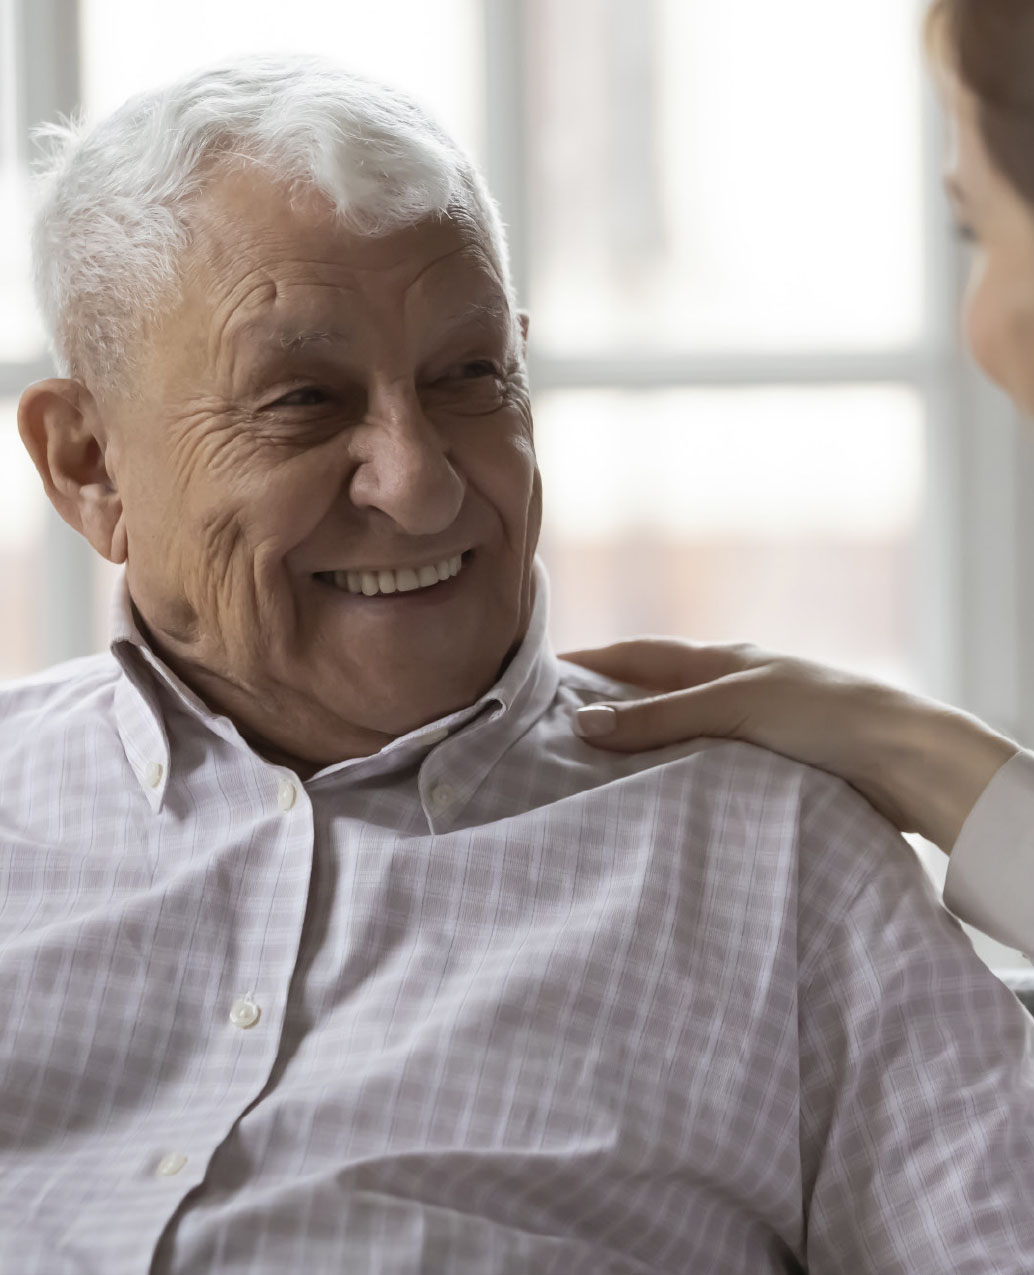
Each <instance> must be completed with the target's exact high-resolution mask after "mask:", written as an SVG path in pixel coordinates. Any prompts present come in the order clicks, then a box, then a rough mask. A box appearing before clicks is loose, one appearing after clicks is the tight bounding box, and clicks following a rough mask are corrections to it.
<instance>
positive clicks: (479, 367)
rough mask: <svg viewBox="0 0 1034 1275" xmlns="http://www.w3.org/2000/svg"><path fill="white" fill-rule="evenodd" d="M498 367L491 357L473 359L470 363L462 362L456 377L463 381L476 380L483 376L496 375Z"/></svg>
mask: <svg viewBox="0 0 1034 1275" xmlns="http://www.w3.org/2000/svg"><path fill="white" fill-rule="evenodd" d="M498 375H499V369H498V368H497V367H496V365H495V364H494V363H493V362H492V360H491V359H473V360H472V361H471V362H470V363H464V364H462V366H461V367H460V368H459V370H458V377H457V379H459V380H463V381H477V380H480V378H481V377H483V376H498Z"/></svg>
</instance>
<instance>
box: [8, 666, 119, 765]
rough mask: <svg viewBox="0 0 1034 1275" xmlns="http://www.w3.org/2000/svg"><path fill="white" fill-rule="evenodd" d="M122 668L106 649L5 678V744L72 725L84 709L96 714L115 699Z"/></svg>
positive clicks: (13, 744)
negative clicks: (115, 689) (116, 686)
mask: <svg viewBox="0 0 1034 1275" xmlns="http://www.w3.org/2000/svg"><path fill="white" fill-rule="evenodd" d="M120 673H121V670H120V668H119V666H118V663H117V662H116V660H115V659H114V657H113V656H112V655H111V654H110V653H109V652H103V653H102V654H99V655H85V656H81V657H79V658H78V659H74V660H66V661H65V662H64V663H62V664H55V665H52V666H51V667H50V668H45V669H41V670H40V671H39V672H37V673H31V674H29V675H28V676H25V677H20V678H14V679H11V680H9V681H6V682H0V748H4V749H6V748H9V747H11V746H16V745H17V744H18V741H19V740H21V741H23V742H24V741H26V740H28V739H30V738H34V737H38V735H39V733H40V732H46V731H51V730H54V729H57V730H67V729H68V727H69V726H70V725H72V724H73V723H74V721H75V718H76V716H77V715H78V714H80V713H82V714H84V715H88V716H90V717H91V718H94V719H95V718H96V714H97V712H98V710H99V709H102V708H104V707H106V706H109V705H110V703H111V699H112V696H113V693H114V687H115V684H116V683H117V681H118V678H119V676H120Z"/></svg>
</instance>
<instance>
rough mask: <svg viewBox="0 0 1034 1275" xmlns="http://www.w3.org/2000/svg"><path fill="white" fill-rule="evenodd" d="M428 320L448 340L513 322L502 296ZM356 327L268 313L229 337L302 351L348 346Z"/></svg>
mask: <svg viewBox="0 0 1034 1275" xmlns="http://www.w3.org/2000/svg"><path fill="white" fill-rule="evenodd" d="M425 319H426V321H427V322H428V323H429V325H430V326H431V327H433V329H434V332H435V335H436V336H438V337H440V338H442V339H446V338H448V337H449V336H450V335H451V334H452V333H454V332H462V331H465V330H467V329H469V328H480V329H485V328H495V329H498V328H500V327H501V326H504V325H507V324H508V323H509V322H510V321H511V315H510V309H509V306H508V305H507V303H506V300H505V298H504V297H503V296H502V295H500V296H498V297H494V298H493V297H486V298H484V299H479V300H473V301H468V302H467V303H466V304H463V305H460V306H459V307H457V306H450V305H449V304H447V303H445V302H443V303H442V304H441V305H440V306H436V307H433V308H431V309H429V311H428V313H427V314H426V316H425ZM356 330H357V324H355V323H349V322H348V321H347V318H345V321H344V322H341V321H340V317H339V319H338V321H336V322H327V323H312V324H299V323H298V322H296V321H292V320H291V319H285V318H282V317H278V316H277V315H276V314H275V313H267V314H264V315H261V316H253V317H251V318H248V319H244V320H242V321H241V322H239V323H237V324H235V325H233V327H232V329H231V330H230V331H229V336H230V339H231V341H232V342H233V344H235V345H247V346H249V347H261V348H264V349H269V350H271V351H273V352H287V353H288V354H301V353H304V352H305V351H306V350H310V349H320V348H324V349H325V348H330V347H333V346H335V345H338V346H340V345H345V346H347V345H348V344H349V342H350V341H353V340H354V339H355V336H356Z"/></svg>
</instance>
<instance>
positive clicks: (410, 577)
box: [313, 549, 474, 598]
mask: <svg viewBox="0 0 1034 1275" xmlns="http://www.w3.org/2000/svg"><path fill="white" fill-rule="evenodd" d="M473 556H474V551H473V550H472V549H468V550H466V551H465V552H464V553H457V554H453V555H452V556H451V557H446V558H440V559H438V560H437V561H435V562H431V563H424V564H423V565H421V566H406V567H369V568H359V569H354V570H353V569H345V570H339V571H317V572H315V573H314V575H313V578H314V579H315V580H318V581H319V582H320V583H321V584H326V585H329V586H331V587H332V588H334V589H338V590H340V591H342V592H345V593H353V594H362V595H363V596H364V597H367V598H372V597H377V596H380V595H386V594H393V593H416V592H421V591H425V590H428V589H436V588H437V586H438V585H440V584H442V583H443V582H445V581H448V580H451V579H452V578H453V577H454V576H457V575H459V573H460V572H461V571H462V570H463V568H464V567H465V566H466V564H467V563H468V562H469V561H470V560H471V558H472V557H473Z"/></svg>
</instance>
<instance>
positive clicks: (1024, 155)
mask: <svg viewBox="0 0 1034 1275" xmlns="http://www.w3.org/2000/svg"><path fill="white" fill-rule="evenodd" d="M926 36H927V44H928V47H929V48H930V49H931V51H932V52H933V54H934V56H935V57H936V58H938V59H940V60H941V61H942V62H944V63H945V65H946V66H947V67H948V68H949V69H950V70H951V71H952V72H953V73H955V74H957V75H958V76H959V79H960V80H961V81H962V83H963V84H964V85H965V86H966V87H967V88H968V89H969V90H970V91H971V92H972V93H973V94H975V96H976V98H977V102H978V105H979V121H980V131H981V135H982V137H983V140H984V144H985V146H986V147H987V152H988V154H989V155H990V156H991V158H992V160H993V161H994V164H995V167H996V168H997V169H998V170H999V171H1000V172H1001V173H1002V175H1003V176H1004V177H1006V178H1007V179H1008V181H1010V182H1011V183H1012V185H1013V186H1014V187H1015V189H1016V190H1017V191H1018V192H1019V193H1020V194H1021V195H1022V196H1023V198H1024V199H1025V200H1026V201H1027V202H1028V203H1029V204H1030V205H1031V207H1032V210H1034V4H1032V3H1031V0H934V2H933V4H932V6H931V7H930V9H929V11H928V13H927V19H926Z"/></svg>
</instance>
